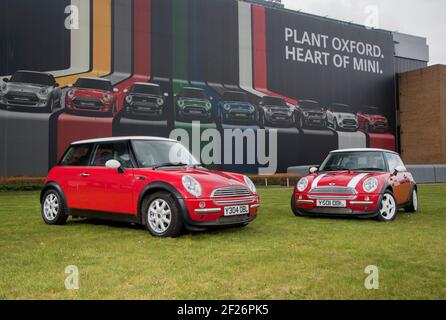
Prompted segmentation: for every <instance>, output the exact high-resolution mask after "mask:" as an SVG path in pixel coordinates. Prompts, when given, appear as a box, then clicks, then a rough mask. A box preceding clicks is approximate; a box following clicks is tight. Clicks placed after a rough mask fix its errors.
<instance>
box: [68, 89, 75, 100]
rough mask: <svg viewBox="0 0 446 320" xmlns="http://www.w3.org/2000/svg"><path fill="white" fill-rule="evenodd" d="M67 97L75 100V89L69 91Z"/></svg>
mask: <svg viewBox="0 0 446 320" xmlns="http://www.w3.org/2000/svg"><path fill="white" fill-rule="evenodd" d="M67 96H68V97H70V98H73V97H74V91H73V89H70V90H68V91H67Z"/></svg>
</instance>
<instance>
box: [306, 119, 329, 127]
mask: <svg viewBox="0 0 446 320" xmlns="http://www.w3.org/2000/svg"><path fill="white" fill-rule="evenodd" d="M305 124H306V125H307V126H309V127H324V126H325V118H322V117H320V118H319V117H318V118H315V117H307V118H305Z"/></svg>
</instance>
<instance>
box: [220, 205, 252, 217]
mask: <svg viewBox="0 0 446 320" xmlns="http://www.w3.org/2000/svg"><path fill="white" fill-rule="evenodd" d="M245 214H249V206H232V207H225V217H232V216H242V215H245Z"/></svg>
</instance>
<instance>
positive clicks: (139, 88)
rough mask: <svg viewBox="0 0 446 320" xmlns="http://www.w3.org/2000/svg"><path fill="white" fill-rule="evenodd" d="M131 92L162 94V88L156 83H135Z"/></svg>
mask: <svg viewBox="0 0 446 320" xmlns="http://www.w3.org/2000/svg"><path fill="white" fill-rule="evenodd" d="M130 92H131V93H141V94H151V95H156V96H160V95H161V88H160V87H159V86H155V85H153V86H152V85H144V84H134V85H133V86H132V89H131V90H130Z"/></svg>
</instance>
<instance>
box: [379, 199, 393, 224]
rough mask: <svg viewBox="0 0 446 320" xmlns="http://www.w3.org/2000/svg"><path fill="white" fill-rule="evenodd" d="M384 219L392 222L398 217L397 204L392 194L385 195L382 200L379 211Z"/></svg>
mask: <svg viewBox="0 0 446 320" xmlns="http://www.w3.org/2000/svg"><path fill="white" fill-rule="evenodd" d="M379 212H380V213H381V216H382V217H383V219H385V220H387V221H390V220H392V219H393V218H394V217H395V215H396V202H395V199H394V198H393V196H392V195H391V194H390V193H385V194H384V196H383V198H382V200H381V207H380V209H379Z"/></svg>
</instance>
